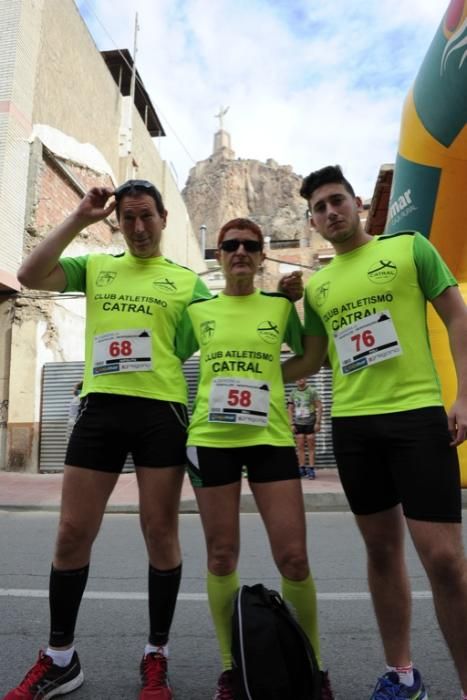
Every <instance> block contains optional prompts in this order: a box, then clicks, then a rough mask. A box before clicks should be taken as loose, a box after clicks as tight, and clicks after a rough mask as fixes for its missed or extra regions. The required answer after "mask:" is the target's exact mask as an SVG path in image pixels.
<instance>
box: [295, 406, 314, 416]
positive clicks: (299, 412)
mask: <svg viewBox="0 0 467 700" xmlns="http://www.w3.org/2000/svg"><path fill="white" fill-rule="evenodd" d="M310 415H311V411H310V409H309V408H308V406H297V408H296V409H295V417H296V418H309V417H310Z"/></svg>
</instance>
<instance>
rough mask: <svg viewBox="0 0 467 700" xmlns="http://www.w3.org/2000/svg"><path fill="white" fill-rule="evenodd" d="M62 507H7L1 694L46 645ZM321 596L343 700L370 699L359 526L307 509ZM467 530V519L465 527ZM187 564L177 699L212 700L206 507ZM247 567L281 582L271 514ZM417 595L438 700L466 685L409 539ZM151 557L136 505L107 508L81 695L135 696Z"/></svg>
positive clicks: (85, 630) (191, 536) (375, 667)
mask: <svg viewBox="0 0 467 700" xmlns="http://www.w3.org/2000/svg"><path fill="white" fill-rule="evenodd" d="M56 517H57V516H56V514H53V513H25V512H0V557H1V558H0V649H1V652H0V697H1V696H2V694H3V693H5V692H6V691H7V690H8V689H9V688H10V687H11V686H12V685H14V684H16V682H17V681H18V680H19V679H20V677H22V675H23V674H24V672H25V671H26V669H27V667H28V666H29V665H30V663H31V661H32V660H33V659H34V657H35V655H36V654H37V650H38V649H39V647H40V646H41V645H43V644H44V642H45V638H46V632H47V627H48V610H47V600H46V597H45V596H46V594H47V593H46V591H47V585H48V571H49V566H50V564H49V562H50V556H51V551H52V546H53V539H54V534H55V527H56ZM307 517H308V526H309V549H310V557H311V559H312V562H313V566H314V571H315V579H316V584H317V589H318V594H319V605H320V618H321V628H322V644H323V656H324V659H325V661H326V663H327V664H328V665H329V667H330V671H331V676H332V680H333V685H334V687H335V691H336V697H337V698H338V700H365V698H368V697H369V695H370V693H371V689H372V687H373V685H374V682H375V678H376V675H377V674H378V673H380V672H382V669H383V667H382V653H381V648H380V644H379V641H378V635H377V632H376V629H375V624H374V620H373V614H372V609H371V603H370V601H369V597H368V594H367V586H366V580H365V563H364V554H363V550H362V546H361V543H360V540H359V536H358V534H357V533H356V530H355V527H354V525H353V519H352V516H351V515H350V514H349V513H345V512H343V513H312V514H309V515H308V516H307ZM465 534H466V535H467V528H466V533H465ZM181 538H182V545H183V551H184V574H183V581H182V586H181V596H180V600H179V604H178V607H177V612H176V618H175V621H174V626H173V633H172V639H171V677H172V683H173V686H174V691H175V696H176V700H208V699H209V698H211V697H212V692H213V686H214V684H215V680H216V677H217V675H218V673H219V663H218V656H217V647H216V643H215V641H214V638H213V631H212V627H211V623H210V621H209V616H208V610H207V603H206V596H205V593H204V590H205V588H204V571H205V555H204V545H203V540H202V533H201V529H200V524H199V518H198V516H197V515H184V516H182V517H181ZM242 547H243V551H242V558H241V567H240V572H241V576H242V580H243V582H245V583H254V582H257V581H262V582H264V583H265V584H267V585H269V586H271V587H277V585H278V584H277V582H278V579H277V575H276V573H275V570H274V566H273V565H272V563H271V560H270V555H269V550H268V546H267V543H266V541H265V537H264V533H263V529H262V525H261V522H260V520H259V518H258V516H257V515H256V514H244V515H242ZM408 556H409V561H410V575H411V579H412V584H413V589H414V591H415V597H414V648H415V651H414V660H415V662H416V663H418V665H419V666H420V668H421V670H422V671H423V674H424V678H425V680H426V682H427V685H428V686H429V690H430V700H455V699H456V698H457V697H458V696H459V688H458V684H457V681H456V677H455V673H454V671H453V668H452V664H451V662H450V661H449V659H448V656H447V652H446V650H445V646H444V643H443V641H442V640H441V638H440V635H439V632H438V630H437V627H436V623H435V620H434V614H433V607H432V601H431V599H430V595H429V593H428V585H427V581H426V578H425V576H424V573H423V571H422V569H421V567H420V565H419V563H418V561H417V560H416V557H415V555H414V553H413V550H412V548H411V546H409V547H408ZM145 590H146V564H145V553H144V546H143V543H142V540H141V536H140V534H139V529H138V520H137V517H136V516H135V515H116V514H112V515H107V516H106V519H105V522H104V526H103V529H102V532H101V534H100V537H99V539H98V541H97V543H96V546H95V551H94V560H93V564H92V567H91V573H90V579H89V584H88V595H89V597H88V598H87V599H86V600H85V601H84V602H83V605H82V610H81V615H80V619H79V623H78V630H77V635H78V644H77V646H78V649H79V653H80V657H81V660H82V664H83V668H84V670H85V675H86V682H85V684H84V685H83V687H82V688H80V689H79V690H78V691H76V692H75V693H74V694H73V695H72V696H71V697H73V698H74V700H91V698H92V699H93V700H120V699H122V700H123V699H124V698H125V699H127V700H136V698H137V694H138V673H137V667H138V663H139V659H140V656H141V653H142V648H143V645H144V642H145V637H146V631H147V602H146V599H145Z"/></svg>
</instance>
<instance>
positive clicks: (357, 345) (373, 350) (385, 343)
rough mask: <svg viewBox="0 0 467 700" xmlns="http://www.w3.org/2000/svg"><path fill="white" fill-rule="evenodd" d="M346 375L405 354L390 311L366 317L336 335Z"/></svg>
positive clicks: (335, 338)
mask: <svg viewBox="0 0 467 700" xmlns="http://www.w3.org/2000/svg"><path fill="white" fill-rule="evenodd" d="M334 342H335V344H336V350H337V354H338V356H339V363H340V366H341V370H342V373H343V374H350V373H351V372H356V371H357V370H360V369H364V368H365V367H368V365H374V364H375V363H376V362H383V361H385V360H389V359H391V358H392V357H396V356H397V355H401V354H402V349H401V346H400V343H399V338H398V337H397V332H396V329H395V327H394V323H393V321H392V317H391V314H390V312H389V311H381V312H379V313H377V314H372V315H371V316H367V317H366V318H364V319H362V320H361V321H357V322H356V323H353V324H352V325H351V326H347V327H346V328H344V329H343V330H341V331H337V332H336V333H335V334H334Z"/></svg>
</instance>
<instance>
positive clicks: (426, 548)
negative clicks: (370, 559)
mask: <svg viewBox="0 0 467 700" xmlns="http://www.w3.org/2000/svg"><path fill="white" fill-rule="evenodd" d="M407 524H408V527H409V530H410V534H411V536H412V539H413V542H414V545H415V547H416V549H417V552H418V554H419V556H420V559H421V561H422V564H423V566H424V568H425V571H426V573H427V575H428V578H429V580H430V583H431V588H432V591H433V600H434V604H435V610H436V615H437V617H438V622H439V626H440V628H441V631H442V633H443V635H444V638H445V640H446V643H447V645H448V647H449V651H450V652H451V656H452V658H453V661H454V664H455V666H456V669H457V672H458V674H459V679H460V682H461V685H462V689H463V692H464V694H467V653H466V650H467V563H466V559H465V553H464V547H463V543H462V529H461V525H460V523H437V522H426V521H420V520H413V519H410V518H408V519H407Z"/></svg>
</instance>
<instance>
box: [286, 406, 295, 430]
mask: <svg viewBox="0 0 467 700" xmlns="http://www.w3.org/2000/svg"><path fill="white" fill-rule="evenodd" d="M287 413H288V414H289V423H290V428H291V430H292V432H293V433H294V432H295V425H294V420H293V418H294V405H293V403H292V401H289V403H288V404H287Z"/></svg>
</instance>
